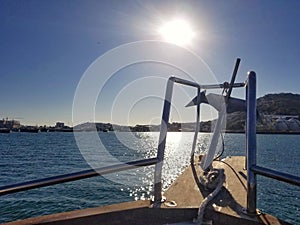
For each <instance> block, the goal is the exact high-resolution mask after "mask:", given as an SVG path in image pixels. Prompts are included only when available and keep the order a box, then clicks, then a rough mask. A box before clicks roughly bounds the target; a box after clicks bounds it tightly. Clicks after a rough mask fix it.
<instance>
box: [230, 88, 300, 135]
mask: <svg viewBox="0 0 300 225" xmlns="http://www.w3.org/2000/svg"><path fill="white" fill-rule="evenodd" d="M257 110H258V112H259V115H260V118H259V119H258V122H259V126H258V130H260V131H268V130H274V129H275V130H276V124H274V121H273V125H270V123H271V121H268V124H265V123H266V119H265V116H266V115H271V116H274V115H278V116H279V115H286V116H288V115H289V116H298V118H300V95H299V94H292V93H280V94H267V95H265V96H263V97H260V98H258V99H257ZM245 120H246V113H244V112H236V113H232V114H229V115H228V116H227V130H232V131H234V130H244V126H245ZM270 127H272V128H270Z"/></svg>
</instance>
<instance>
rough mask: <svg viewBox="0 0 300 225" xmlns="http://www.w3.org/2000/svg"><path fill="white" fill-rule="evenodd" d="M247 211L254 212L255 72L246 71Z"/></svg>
mask: <svg viewBox="0 0 300 225" xmlns="http://www.w3.org/2000/svg"><path fill="white" fill-rule="evenodd" d="M246 97H247V128H246V129H247V132H246V135H247V143H246V148H247V213H249V214H256V174H255V173H254V172H253V171H252V170H251V167H252V166H255V165H256V74H255V72H253V71H251V72H249V73H248V82H247V94H246Z"/></svg>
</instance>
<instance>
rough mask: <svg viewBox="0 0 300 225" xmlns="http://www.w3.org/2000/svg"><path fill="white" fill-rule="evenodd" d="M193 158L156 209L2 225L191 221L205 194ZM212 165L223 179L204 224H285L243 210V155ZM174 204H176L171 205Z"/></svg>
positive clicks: (126, 208)
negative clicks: (224, 177)
mask: <svg viewBox="0 0 300 225" xmlns="http://www.w3.org/2000/svg"><path fill="white" fill-rule="evenodd" d="M197 164H198V162H197V161H196V160H195V163H194V165H192V166H189V167H188V168H187V169H186V170H185V171H184V172H183V174H182V175H181V176H179V177H178V179H177V180H176V181H175V182H174V183H173V184H172V185H171V187H170V188H169V189H168V190H167V191H166V192H165V193H164V196H165V197H166V201H165V202H164V203H162V205H161V207H160V208H153V206H152V205H151V202H150V201H134V202H126V203H120V204H115V205H109V206H103V207H97V208H91V209H84V210H77V211H72V212H64V213H58V214H54V215H47V216H41V217H38V218H31V219H26V220H22V221H16V222H11V223H7V224H6V225H25V224H27V225H29V224H30V225H33V224H47V225H49V224H53V225H65V224H68V225H73V224H74V225H75V224H76V225H81V224H82V225H83V224H89V225H96V224H109V225H114V224H115V225H119V224H120V225H121V224H122V225H124V224H130V225H135V224H136V225H141V224H151V225H160V224H172V223H173V224H175V223H179V222H181V223H180V224H184V223H182V221H186V224H192V221H193V219H195V218H196V217H197V213H198V208H199V206H200V204H201V202H202V200H203V199H204V198H205V197H206V196H207V195H208V194H209V191H207V190H204V188H203V187H202V186H201V185H200V183H199V180H198V177H199V173H200V171H199V166H198V165H197ZM213 165H214V167H215V168H223V169H224V171H225V176H226V180H225V183H224V184H223V187H222V188H221V191H220V193H219V194H218V195H217V196H216V197H215V198H214V199H213V200H212V201H211V202H210V203H209V204H208V205H207V207H206V209H205V214H204V219H205V220H206V221H208V223H207V224H214V225H226V224H231V225H234V224H247V225H252V224H253V225H256V224H274V225H279V224H280V225H285V224H288V223H286V222H283V221H280V220H279V219H277V218H275V217H273V216H271V215H268V214H265V213H261V214H260V215H255V216H248V215H246V214H245V213H243V209H244V208H245V206H246V196H247V195H246V189H247V187H246V171H245V170H244V169H243V168H244V165H245V159H244V157H231V158H226V159H225V160H224V161H216V162H214V164H213ZM174 202H175V203H176V206H174V205H175V204H173V203H174Z"/></svg>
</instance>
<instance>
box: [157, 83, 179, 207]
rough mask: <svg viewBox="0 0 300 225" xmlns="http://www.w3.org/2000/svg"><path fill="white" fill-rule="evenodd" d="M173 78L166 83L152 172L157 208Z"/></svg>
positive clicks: (159, 200) (160, 190)
mask: <svg viewBox="0 0 300 225" xmlns="http://www.w3.org/2000/svg"><path fill="white" fill-rule="evenodd" d="M173 79H174V78H173V77H171V78H169V80H168V83H167V89H166V94H165V101H164V108H163V114H162V119H161V125H160V135H159V142H158V149H157V163H156V165H155V172H154V206H157V207H158V206H159V205H160V203H161V199H162V195H161V192H162V167H163V160H164V154H165V145H166V138H167V132H168V124H169V117H170V110H171V100H172V93H173V86H174V80H173Z"/></svg>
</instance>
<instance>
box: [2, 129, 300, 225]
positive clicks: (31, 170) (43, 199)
mask: <svg viewBox="0 0 300 225" xmlns="http://www.w3.org/2000/svg"><path fill="white" fill-rule="evenodd" d="M158 135H159V134H158V133H126V132H120V133H117V132H116V133H114V132H108V133H97V134H96V135H94V138H91V137H90V136H91V133H88V132H82V133H77V134H76V138H75V137H74V134H73V133H36V134H35V133H10V134H0V186H4V185H8V184H13V183H18V182H24V181H29V180H33V179H38V178H45V177H49V176H55V175H60V174H65V173H71V172H77V171H80V170H85V169H90V168H91V167H100V166H106V165H108V164H111V163H116V162H126V161H131V160H137V159H145V158H150V157H153V156H155V155H156V149H157V144H158ZM96 136H97V138H95V137H96ZM209 138H210V135H209V134H200V136H199V138H198V139H199V140H198V141H199V144H198V146H197V151H198V152H202V151H205V150H207V148H208V144H209ZM192 140H193V133H179V132H171V133H168V137H167V144H166V154H165V159H166V160H165V164H164V168H163V181H164V185H163V186H164V187H163V188H164V190H166V189H167V188H168V187H169V185H170V184H171V183H172V182H173V181H174V180H175V179H176V177H177V176H178V175H179V174H180V173H181V172H182V171H183V170H184V169H185V168H186V166H187V165H188V163H189V157H190V152H191V145H192ZM224 141H225V151H224V154H223V156H224V157H226V156H230V155H244V154H245V136H244V135H243V134H226V135H225V137H224ZM78 146H79V147H78ZM221 146H222V145H221V144H220V145H219V149H218V151H221ZM257 146H258V150H257V153H258V165H261V166H265V167H268V168H272V169H277V170H281V171H284V172H288V173H291V174H294V175H299V174H300V163H299V162H300V147H299V146H300V136H299V135H258V140H257ZM153 171H154V166H150V167H143V168H138V169H133V170H129V171H124V172H119V173H115V174H110V175H106V176H104V177H100V176H99V177H94V178H88V179H84V180H80V181H75V182H70V183H64V184H58V185H54V186H51V187H44V188H39V189H34V190H30V191H25V192H19V193H15V194H9V195H5V196H0V223H3V222H8V221H13V220H19V219H24V218H29V217H35V216H40V215H46V214H51V213H57V212H65V211H70V210H75V209H83V208H88V207H96V206H100V205H107V204H111V203H118V202H124V201H132V200H138V199H147V198H149V197H151V195H152V194H153ZM258 208H259V209H260V210H262V211H264V212H268V213H270V214H273V215H276V216H277V217H279V218H281V219H283V220H285V221H287V222H290V223H292V224H300V187H296V186H293V185H288V184H285V183H283V182H276V181H274V180H271V179H269V178H264V177H260V176H258Z"/></svg>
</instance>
